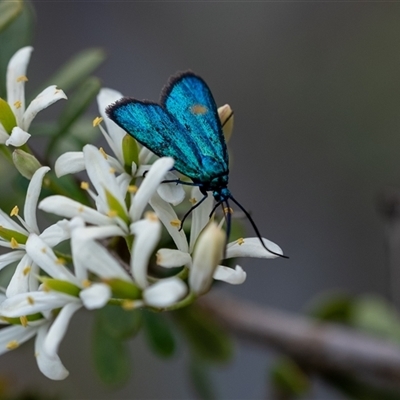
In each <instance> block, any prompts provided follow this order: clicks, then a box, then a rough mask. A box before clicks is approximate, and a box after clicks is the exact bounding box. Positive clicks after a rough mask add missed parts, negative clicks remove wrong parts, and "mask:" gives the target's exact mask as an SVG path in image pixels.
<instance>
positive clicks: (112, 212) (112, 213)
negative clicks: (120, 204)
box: [107, 210, 118, 218]
mask: <svg viewBox="0 0 400 400" xmlns="http://www.w3.org/2000/svg"><path fill="white" fill-rule="evenodd" d="M107 215H108V216H109V217H110V218H114V217H116V216H117V215H118V213H117V212H116V211H115V210H110V211H108V213H107Z"/></svg>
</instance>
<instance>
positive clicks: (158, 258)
mask: <svg viewBox="0 0 400 400" xmlns="http://www.w3.org/2000/svg"><path fill="white" fill-rule="evenodd" d="M161 261H162V256H161V255H160V253H156V264H157V265H160V264H161Z"/></svg>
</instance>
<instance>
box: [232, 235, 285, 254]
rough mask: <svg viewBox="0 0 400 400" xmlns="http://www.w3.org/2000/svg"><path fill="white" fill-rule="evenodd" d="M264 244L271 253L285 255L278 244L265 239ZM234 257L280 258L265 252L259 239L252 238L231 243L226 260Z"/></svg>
mask: <svg viewBox="0 0 400 400" xmlns="http://www.w3.org/2000/svg"><path fill="white" fill-rule="evenodd" d="M263 242H264V244H265V245H266V246H267V247H268V249H270V250H271V251H273V252H275V253H278V254H283V252H282V249H281V248H280V247H279V246H278V245H277V244H275V243H273V242H271V241H270V240H268V239H265V238H263ZM239 243H242V244H239ZM234 257H256V258H276V257H278V256H277V255H275V254H272V253H270V252H269V251H267V250H265V249H264V247H263V246H262V245H261V243H260V239H259V238H258V237H252V238H245V239H243V242H241V241H236V242H233V243H229V245H228V247H227V249H226V258H234Z"/></svg>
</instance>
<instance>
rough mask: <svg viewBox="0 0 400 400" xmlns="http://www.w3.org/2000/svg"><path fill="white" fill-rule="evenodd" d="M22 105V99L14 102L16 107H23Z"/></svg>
mask: <svg viewBox="0 0 400 400" xmlns="http://www.w3.org/2000/svg"><path fill="white" fill-rule="evenodd" d="M21 106H22V103H21V101H20V100H17V101H16V102H15V103H14V107H15V108H21Z"/></svg>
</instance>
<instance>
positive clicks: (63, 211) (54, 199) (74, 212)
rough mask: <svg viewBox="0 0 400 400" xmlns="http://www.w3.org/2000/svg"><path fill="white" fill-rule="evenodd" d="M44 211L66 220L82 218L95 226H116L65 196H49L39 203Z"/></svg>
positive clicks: (112, 221) (104, 216)
mask: <svg viewBox="0 0 400 400" xmlns="http://www.w3.org/2000/svg"><path fill="white" fill-rule="evenodd" d="M39 208H40V209H41V210H43V211H46V212H49V213H53V214H56V215H60V216H62V217H66V218H73V217H78V216H79V217H81V218H82V219H83V220H84V221H85V222H87V223H89V224H94V225H114V220H113V219H112V218H110V217H107V216H106V215H103V214H101V213H99V212H98V211H96V210H94V209H93V208H90V207H87V206H84V205H82V204H81V203H78V202H77V201H75V200H71V199H69V198H68V197H64V196H59V195H55V196H49V197H46V198H45V199H44V200H42V201H41V202H40V203H39Z"/></svg>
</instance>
